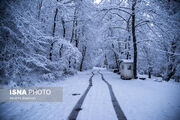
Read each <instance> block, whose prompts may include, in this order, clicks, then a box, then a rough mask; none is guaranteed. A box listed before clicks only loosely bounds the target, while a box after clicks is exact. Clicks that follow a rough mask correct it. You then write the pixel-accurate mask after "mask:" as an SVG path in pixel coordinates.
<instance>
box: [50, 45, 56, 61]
mask: <svg viewBox="0 0 180 120" xmlns="http://www.w3.org/2000/svg"><path fill="white" fill-rule="evenodd" d="M55 42H56V41H54V42H52V43H51V46H50V52H49V60H50V61H52V51H53V46H54V43H55Z"/></svg>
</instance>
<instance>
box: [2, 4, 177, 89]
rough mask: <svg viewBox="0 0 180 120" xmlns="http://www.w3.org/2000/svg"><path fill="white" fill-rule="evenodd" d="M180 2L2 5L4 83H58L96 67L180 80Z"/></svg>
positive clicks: (135, 75)
mask: <svg viewBox="0 0 180 120" xmlns="http://www.w3.org/2000/svg"><path fill="white" fill-rule="evenodd" d="M179 6H180V2H179V1H178V0H102V1H98V0H97V1H93V0H1V1H0V83H1V84H16V85H18V86H19V85H20V86H21V85H29V84H33V83H35V82H38V81H47V80H48V81H49V80H50V81H55V80H58V79H59V78H63V77H64V76H68V75H73V74H75V73H76V72H77V71H84V70H88V69H91V68H93V67H94V66H98V67H106V68H108V69H116V70H119V66H120V63H121V60H122V59H130V60H133V61H134V64H133V71H134V78H138V75H141V74H146V75H148V76H149V78H151V76H152V75H153V76H157V77H162V79H163V80H165V81H169V80H171V79H173V80H175V81H178V80H179V79H180V34H179V33H180V7H179Z"/></svg>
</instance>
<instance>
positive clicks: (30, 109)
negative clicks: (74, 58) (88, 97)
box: [0, 71, 92, 120]
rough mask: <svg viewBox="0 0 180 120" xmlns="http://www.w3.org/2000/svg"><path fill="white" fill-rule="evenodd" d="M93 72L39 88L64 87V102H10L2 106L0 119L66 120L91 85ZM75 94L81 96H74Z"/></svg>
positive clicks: (44, 84) (0, 105)
mask: <svg viewBox="0 0 180 120" xmlns="http://www.w3.org/2000/svg"><path fill="white" fill-rule="evenodd" d="M91 75H92V74H91V71H86V72H82V73H78V75H75V76H73V77H69V78H67V79H66V80H63V81H62V80H60V81H58V82H55V83H47V82H46V83H41V85H37V86H60V87H63V102H37V103H36V102H15V103H12V102H8V103H3V104H0V110H1V111H0V118H3V120H66V118H67V117H68V115H69V113H70V112H71V110H72V109H73V107H74V105H75V104H76V102H77V101H78V99H79V98H80V96H81V95H82V94H83V92H84V91H85V89H86V88H87V86H88V85H89V81H88V80H89V78H90V76H91ZM73 93H80V94H81V95H76V96H73V95H72V94H73Z"/></svg>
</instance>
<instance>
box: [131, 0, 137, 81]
mask: <svg viewBox="0 0 180 120" xmlns="http://www.w3.org/2000/svg"><path fill="white" fill-rule="evenodd" d="M135 6H136V0H133V4H132V36H133V47H134V64H133V65H134V66H133V72H134V78H135V79H137V45H136V31H135Z"/></svg>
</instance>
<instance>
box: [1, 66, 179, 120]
mask: <svg viewBox="0 0 180 120" xmlns="http://www.w3.org/2000/svg"><path fill="white" fill-rule="evenodd" d="M98 70H100V72H101V73H103V75H104V78H105V79H106V80H107V81H108V82H109V83H110V84H111V85H112V88H113V91H114V94H115V96H116V98H117V100H118V102H119V104H120V106H121V108H122V110H123V112H124V114H125V115H126V117H127V119H128V120H180V117H179V114H180V102H179V100H180V84H179V83H174V82H156V81H154V80H153V79H147V80H138V79H137V80H134V79H133V80H121V79H120V76H119V75H117V74H115V73H112V72H109V71H107V70H106V69H102V68H94V69H93V70H89V71H85V72H79V73H78V74H77V75H75V76H73V77H69V78H67V79H66V80H63V81H62V80H60V81H57V82H54V83H41V85H37V86H60V87H63V102H14V103H13V102H7V103H1V104H0V118H3V120H66V119H67V118H68V115H69V114H70V112H71V111H72V109H73V107H74V106H75V104H76V103H77V101H78V100H79V98H80V97H81V95H82V94H83V93H84V91H85V90H86V88H87V87H88V85H89V78H90V76H91V75H92V74H91V72H92V71H94V73H95V76H94V77H93V79H92V81H93V86H92V87H91V89H90V90H89V92H88V94H87V96H86V98H85V100H84V102H83V104H82V110H81V111H80V112H79V114H78V117H77V119H78V120H117V117H116V113H115V111H114V109H113V106H112V102H111V98H110V94H109V90H108V87H107V85H106V84H105V83H104V82H103V81H102V80H101V77H100V75H99V74H98ZM157 79H158V78H157ZM73 93H80V94H81V95H77V96H72V94H73Z"/></svg>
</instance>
